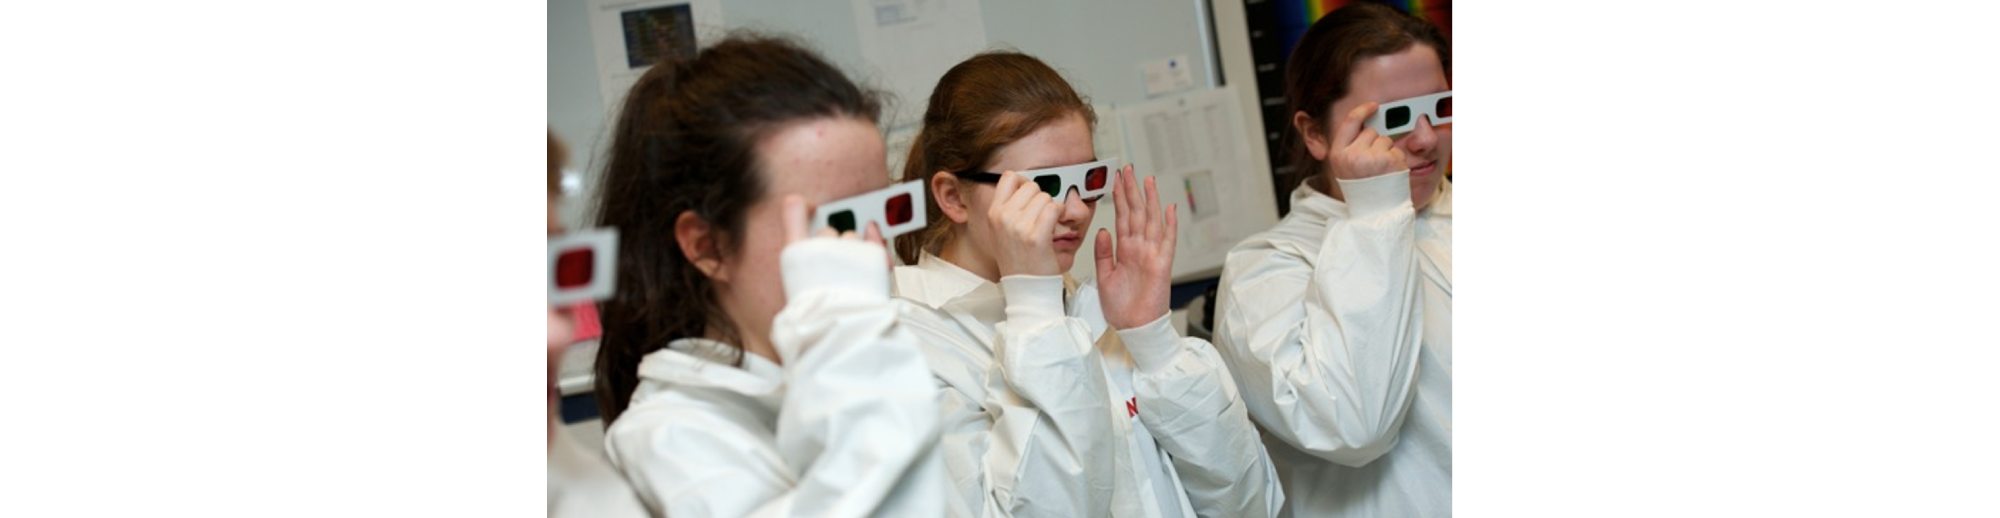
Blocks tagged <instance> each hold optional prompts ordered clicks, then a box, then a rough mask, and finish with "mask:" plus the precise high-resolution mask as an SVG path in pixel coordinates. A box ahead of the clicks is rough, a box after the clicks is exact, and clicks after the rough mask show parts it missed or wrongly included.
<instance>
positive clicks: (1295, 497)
mask: <svg viewBox="0 0 2000 518" xmlns="http://www.w3.org/2000/svg"><path fill="white" fill-rule="evenodd" d="M1285 74H1286V77H1285V84H1286V95H1287V96H1289V97H1290V98H1291V102H1292V111H1293V113H1294V115H1293V119H1292V125H1293V129H1294V132H1295V133H1294V137H1295V147H1294V157H1295V158H1294V162H1293V163H1294V164H1297V165H1298V168H1299V173H1300V174H1301V175H1302V176H1304V179H1303V183H1304V185H1301V186H1299V187H1298V189H1297V190H1295V191H1293V193H1292V199H1291V200H1292V205H1291V207H1292V211H1291V213H1290V214H1288V215H1286V216H1285V219H1284V220H1282V221H1280V222H1278V225H1277V227H1275V228H1272V229H1271V230H1268V231H1265V232H1263V233H1260V234H1257V235H1255V236H1251V237H1250V238H1249V239H1246V240H1244V241H1243V242H1241V243H1239V244H1238V245H1237V246H1236V247H1235V248H1234V249H1233V250H1231V251H1230V253H1229V255H1228V258H1227V260H1226V262H1225V263H1224V266H1223V274H1222V284H1221V287H1220V289H1219V290H1218V291H1219V294H1220V295H1219V298H1218V301H1217V305H1216V308H1217V310H1216V313H1217V315H1216V317H1217V318H1216V320H1217V323H1216V328H1215V338H1216V345H1218V346H1220V347H1221V348H1222V350H1223V354H1224V356H1225V357H1226V358H1228V360H1229V362H1230V367H1231V370H1233V371H1234V372H1235V375H1236V380H1237V381H1238V382H1239V383H1241V384H1242V388H1243V398H1244V400H1245V401H1246V402H1247V403H1249V406H1250V413H1251V415H1252V416H1254V417H1255V418H1256V419H1257V423H1258V424H1260V425H1262V427H1263V429H1264V430H1265V431H1266V432H1268V433H1269V435H1270V436H1271V437H1270V438H1271V439H1272V440H1271V441H1269V442H1268V443H1267V444H1270V445H1271V456H1272V458H1273V459H1274V460H1276V461H1277V463H1278V473H1279V476H1281V477H1283V478H1284V483H1285V495H1286V496H1287V501H1286V507H1287V508H1288V509H1289V510H1290V514H1291V515H1293V516H1371V517H1372V516H1398V517H1401V516H1450V515H1451V181H1450V180H1449V179H1447V178H1445V172H1446V171H1447V170H1449V168H1450V164H1451V126H1450V124H1449V123H1450V121H1451V97H1450V96H1451V45H1450V44H1449V43H1448V42H1446V41H1445V39H1444V36H1443V35H1442V34H1441V33H1440V31H1439V30H1438V28H1437V27H1436V26H1433V25H1431V24H1429V23H1426V22H1424V21H1423V20H1421V19H1418V18H1415V17H1413V16H1410V15H1406V14H1403V13H1401V12H1398V11H1396V10H1394V9H1392V8H1388V7H1383V6H1381V5H1376V4H1351V5H1348V6H1346V7H1343V8H1340V9H1338V10H1335V11H1334V12H1332V13H1330V14H1328V15H1327V16H1326V17H1325V18H1323V19H1321V20H1319V21H1318V22H1317V23H1314V24H1313V26H1312V27H1311V28H1310V29H1308V30H1307V31H1306V34H1305V36H1304V37H1303V38H1302V39H1300V41H1299V44H1298V46H1297V50H1295V51H1294V52H1293V54H1292V57H1291V61H1290V63H1288V64H1287V66H1286V70H1285Z"/></svg>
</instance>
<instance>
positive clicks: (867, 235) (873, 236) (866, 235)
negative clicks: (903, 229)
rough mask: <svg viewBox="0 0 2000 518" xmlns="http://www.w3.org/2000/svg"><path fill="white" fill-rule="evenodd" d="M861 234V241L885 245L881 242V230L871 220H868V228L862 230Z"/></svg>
mask: <svg viewBox="0 0 2000 518" xmlns="http://www.w3.org/2000/svg"><path fill="white" fill-rule="evenodd" d="M861 236H862V237H861V240H862V241H867V242H869V243H872V244H874V245H875V246H886V245H884V244H883V243H882V231H881V230H880V229H879V228H877V227H876V225H875V222H873V221H870V222H868V229H867V230H865V231H862V233H861Z"/></svg>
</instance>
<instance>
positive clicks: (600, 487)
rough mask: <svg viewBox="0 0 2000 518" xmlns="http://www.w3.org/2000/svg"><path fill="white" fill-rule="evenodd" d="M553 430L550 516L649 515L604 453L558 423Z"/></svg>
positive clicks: (604, 517)
mask: <svg viewBox="0 0 2000 518" xmlns="http://www.w3.org/2000/svg"><path fill="white" fill-rule="evenodd" d="M549 433H551V434H554V435H555V437H554V439H553V440H551V441H550V442H549V480H548V482H549V502H548V503H549V517H550V518H627V517H638V518H643V517H644V516H646V509H645V508H644V507H640V506H639V498H638V496H637V495H634V494H632V486H631V485H629V484H626V483H625V477H622V476H619V475H618V472H617V471H613V470H612V469H611V464H610V463H609V462H607V461H606V460H605V459H604V457H603V456H601V455H598V454H597V453H596V452H592V451H590V449H588V448H585V447H584V446H583V445H582V444H578V443H577V438H576V437H573V436H571V435H570V434H569V433H566V432H564V431H563V429H562V427H560V426H558V427H556V428H555V429H554V430H551V431H550V432H549Z"/></svg>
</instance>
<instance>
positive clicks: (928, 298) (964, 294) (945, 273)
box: [896, 252, 1006, 324]
mask: <svg viewBox="0 0 2000 518" xmlns="http://www.w3.org/2000/svg"><path fill="white" fill-rule="evenodd" d="M896 289H897V291H898V292H899V293H900V294H901V295H902V296H903V297H904V298H908V299H910V300H914V301H917V302H918V303H921V304H923V305H925V306H929V307H931V308H933V309H940V310H946V311H947V312H951V313H963V314H967V315H971V316H972V317H974V318H977V319H979V320H980V321H983V322H988V323H989V324H990V323H994V322H999V321H1001V320H1005V319H1006V303H1005V300H1006V299H1005V297H1003V296H1002V295H1001V292H1000V285H999V284H994V283H992V282H987V280H986V279H985V278H983V277H980V276H979V275H978V274H974V273H972V272H971V271H968V270H966V269H964V268H959V267H958V265H955V264H951V262H950V261H946V260H944V259H942V258H939V257H938V256H936V255H932V254H931V253H930V252H924V255H923V257H921V258H918V259H917V264H916V266H906V267H903V268H898V269H897V271H896Z"/></svg>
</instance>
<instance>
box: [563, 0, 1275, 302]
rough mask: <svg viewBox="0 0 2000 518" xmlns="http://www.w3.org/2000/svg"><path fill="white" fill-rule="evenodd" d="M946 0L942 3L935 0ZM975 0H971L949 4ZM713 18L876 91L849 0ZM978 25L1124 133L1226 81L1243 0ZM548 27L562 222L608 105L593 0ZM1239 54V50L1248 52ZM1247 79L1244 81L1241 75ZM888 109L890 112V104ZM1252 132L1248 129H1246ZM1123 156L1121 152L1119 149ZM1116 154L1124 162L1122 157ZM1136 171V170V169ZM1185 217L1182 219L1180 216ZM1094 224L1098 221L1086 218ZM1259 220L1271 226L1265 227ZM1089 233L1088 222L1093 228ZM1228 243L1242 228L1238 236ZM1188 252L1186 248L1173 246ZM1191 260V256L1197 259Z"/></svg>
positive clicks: (569, 6) (1014, 14)
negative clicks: (1151, 106) (1143, 114)
mask: <svg viewBox="0 0 2000 518" xmlns="http://www.w3.org/2000/svg"><path fill="white" fill-rule="evenodd" d="M934 1H951V0H934ZM956 1H973V0H956ZM717 3H718V4H719V8H720V11H721V13H720V19H721V21H722V24H723V25H724V26H725V27H726V28H728V29H739V28H744V29H752V30H758V31H764V32H768V33H775V34H780V35H789V36H793V37H797V38H799V39H801V40H803V41H804V42H806V43H807V44H808V45H811V46H812V47H813V48H814V49H815V50H817V51H818V52H820V54H821V55H823V56H825V57H826V58H827V59H828V60H830V61H832V62H833V63H834V64H835V65H836V66H839V67H841V69H842V70H844V71H846V72H848V73H849V75H850V76H851V77H853V78H854V79H855V80H857V81H860V82H862V83H863V84H865V85H867V86H871V87H875V88H883V86H884V84H885V83H886V81H885V77H886V74H884V73H882V71H880V70H877V69H875V68H874V67H873V66H871V65H870V64H869V63H867V62H866V60H865V59H864V58H863V54H862V51H861V47H862V43H861V35H860V30H859V29H858V28H857V27H856V22H855V20H856V12H855V10H854V4H855V3H854V2H853V1H851V0H810V1H808V0H719V2H717ZM977 3H978V4H979V12H980V15H981V19H982V21H983V23H984V29H985V34H986V38H987V40H988V41H989V45H988V47H987V48H988V49H1012V50H1018V51H1020V52H1023V53H1027V54H1030V55H1033V56H1035V57H1037V58H1040V59H1041V60H1043V61H1045V62H1047V63H1048V64H1049V65H1050V66H1052V67H1054V68H1055V69H1056V70H1057V71H1059V72H1061V73H1062V74H1063V76H1064V77H1065V78H1067V79H1068V80H1069V81H1070V84H1071V85H1072V86H1074V87H1075V88H1076V89H1077V92H1078V93H1080V94H1082V95H1084V96H1085V97H1086V98H1087V99H1088V100H1089V101H1090V102H1091V103H1092V104H1093V105H1096V106H1097V107H1098V108H1099V113H1098V120H1099V124H1101V125H1109V126H1113V127H1109V128H1105V129H1104V130H1102V131H1099V135H1100V136H1099V139H1100V140H1104V138H1105V136H1106V135H1110V136H1114V138H1116V139H1125V138H1127V136H1128V133H1129V131H1127V130H1126V129H1124V128H1119V127H1116V125H1118V124H1120V122H1119V119H1120V117H1118V116H1117V111H1118V110H1120V109H1122V108H1123V107H1126V106H1134V105H1138V104H1141V103H1144V102H1146V101H1149V100H1160V99H1165V98H1171V97H1174V96H1177V95H1190V94H1196V93H1199V92H1201V91H1203V90H1206V89H1209V88H1214V87H1217V86H1220V85H1221V84H1222V82H1223V81H1222V80H1223V75H1224V74H1223V70H1222V68H1223V65H1221V64H1218V62H1217V56H1216V51H1217V49H1218V48H1226V47H1229V46H1230V44H1231V43H1230V42H1226V41H1225V42H1217V41H1215V38H1214V33H1213V32H1212V30H1211V27H1215V26H1219V27H1221V28H1222V29H1223V30H1224V31H1229V30H1231V29H1235V30H1237V31H1238V32H1240V31H1241V27H1242V26H1243V23H1242V21H1241V10H1242V7H1241V6H1240V5H1233V4H1232V2H1230V1H1226V0H1225V1H1222V2H1219V4H1221V5H1218V6H1216V8H1217V9H1223V10H1228V9H1232V8H1233V11H1231V12H1232V13H1234V14H1235V16H1237V19H1236V21H1235V23H1233V24H1228V23H1223V22H1222V21H1214V23H1211V22H1212V21H1211V20H1210V16H1211V14H1210V12H1209V2H1208V1H1207V0H977ZM548 8H549V13H548V16H549V27H548V45H549V49H548V50H549V56H548V60H549V63H548V67H549V68H548V71H549V78H548V80H549V90H548V102H549V126H550V127H552V128H554V130H555V131H556V134H557V136H559V137H561V138H562V139H563V140H564V141H566V142H568V143H569V144H570V147H571V148H572V151H571V154H572V158H571V164H570V165H571V167H572V168H573V169H574V170H575V171H576V173H577V174H578V175H579V176H581V180H582V182H581V183H582V186H583V188H582V189H581V192H579V193H577V194H576V195H574V196H571V197H569V199H567V200H566V201H564V203H563V206H562V207H559V210H560V211H561V213H562V216H563V218H565V220H566V221H571V222H583V221H587V218H586V217H585V216H586V214H585V211H586V209H587V207H586V205H587V200H589V199H590V198H591V197H592V196H594V188H595V186H596V185H597V183H598V182H597V181H596V176H597V174H598V168H599V167H601V164H600V159H601V158H602V156H603V154H604V149H605V147H606V146H608V145H609V137H608V135H609V134H610V124H611V123H612V121H610V120H609V118H610V116H611V115H612V114H609V113H606V110H605V108H604V99H603V97H602V95H601V94H600V93H599V89H600V87H599V81H598V72H597V69H596V55H597V54H596V51H595V50H594V48H593V44H592V38H593V33H592V31H591V23H590V21H589V17H590V14H591V13H590V12H589V11H590V8H589V6H588V5H587V0H549V1H548ZM1177 56H1183V57H1185V58H1186V59H1187V61H1186V63H1187V65H1188V66H1190V67H1191V70H1190V72H1191V73H1192V75H1193V77H1194V83H1195V88H1194V90H1193V91H1190V92H1183V93H1179V94H1170V95H1160V96H1151V95H1149V94H1148V92H1147V88H1146V82H1145V75H1144V73H1143V68H1142V66H1143V65H1144V64H1145V63H1147V62H1149V61H1157V60H1163V59H1167V58H1172V57H1177ZM1246 59H1247V56H1246ZM1246 84H1247V83H1246ZM1232 90H1236V92H1234V93H1236V94H1237V95H1247V97H1246V99H1247V102H1249V103H1255V102H1256V101H1255V98H1254V97H1255V96H1254V93H1249V94H1245V93H1244V92H1243V91H1242V90H1243V89H1232ZM925 101H926V100H925V99H907V98H905V99H893V100H891V102H893V103H898V104H899V105H901V104H911V103H913V104H914V106H916V107H918V108H919V110H918V111H919V112H920V108H921V106H923V104H924V103H925ZM889 113H894V110H889ZM1240 113H1243V114H1244V115H1245V116H1246V117H1256V114H1257V111H1256V106H1255V105H1254V104H1249V105H1245V106H1243V109H1242V110H1240ZM910 122H915V121H908V120H895V121H884V123H885V127H884V128H883V131H884V133H885V135H891V136H894V135H896V134H897V132H898V131H902V132H907V131H908V130H910V129H911V128H912V127H913V126H910V125H909V124H908V123H910ZM1240 127H1242V128H1259V127H1261V126H1260V125H1259V124H1258V123H1257V122H1256V121H1255V120H1249V119H1246V122H1244V123H1242V124H1241V125H1240ZM1250 131H1255V130H1254V129H1252V130H1250ZM1098 148H1099V151H1100V152H1110V153H1111V154H1110V155H1105V156H1112V155H1117V153H1118V151H1120V150H1123V149H1126V148H1128V145H1127V142H1126V141H1116V142H1112V141H1104V142H1099V143H1098ZM1246 155H1249V156H1245V157H1243V160H1242V161H1241V163H1240V171H1241V178H1240V179H1231V180H1230V181H1238V180H1240V181H1243V182H1263V183H1264V184H1265V185H1266V186H1265V187H1264V190H1265V191H1269V187H1268V184H1269V182H1270V178H1269V171H1270V168H1269V165H1268V163H1267V162H1268V159H1267V158H1265V157H1263V156H1262V155H1263V154H1262V153H1246ZM1117 156H1123V155H1117ZM1125 160H1127V161H1132V160H1131V157H1125ZM1140 172H1141V173H1142V174H1145V173H1146V171H1145V170H1144V169H1140ZM1261 201H1263V202H1265V204H1267V205H1268V206H1262V207H1250V208H1246V209H1245V210H1242V211H1232V213H1230V214H1228V216H1227V217H1237V214H1242V216H1241V217H1245V218H1251V219H1255V220H1261V221H1274V220H1275V217H1276V214H1277V208H1276V202H1275V200H1261ZM1104 209H1105V210H1101V211H1099V212H1100V213H1104V214H1101V216H1105V217H1100V218H1098V221H1099V222H1100V223H1102V224H1108V222H1109V218H1108V216H1109V214H1108V213H1109V212H1110V210H1109V208H1108V207H1104ZM1182 216H1183V217H1182V220H1183V221H1186V220H1187V217H1186V216H1187V215H1186V214H1183V215H1182ZM1094 226H1095V225H1094ZM1264 226H1268V224H1266V225H1264ZM1094 232H1095V230H1094V229H1093V230H1092V234H1091V235H1093V236H1094ZM1235 237H1236V239H1241V238H1243V237H1248V234H1247V233H1246V234H1243V235H1241V236H1235ZM1090 250H1091V248H1090V243H1085V247H1084V249H1083V250H1082V251H1080V252H1079V253H1078V261H1077V263H1078V264H1077V268H1076V269H1075V271H1074V273H1075V274H1076V275H1077V276H1079V277H1089V276H1090V275H1091V273H1092V272H1091V271H1090V270H1091V269H1090V265H1089V264H1088V263H1090V262H1091V261H1090ZM1179 255H1180V256H1183V257H1185V256H1186V254H1185V253H1183V254H1179ZM1203 255H1205V256H1212V257H1213V259H1208V258H1207V257H1204V258H1203V259H1202V260H1200V261H1194V262H1188V263H1185V264H1179V261H1178V260H1177V264H1176V265H1175V272H1176V275H1175V280H1176V281H1177V282H1179V281H1186V280H1193V279H1199V278H1204V277H1213V276H1214V275H1216V273H1217V272H1219V271H1220V268H1221V261H1220V259H1219V257H1220V254H1203ZM1197 262H1199V263H1200V264H1196V263H1197Z"/></svg>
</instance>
